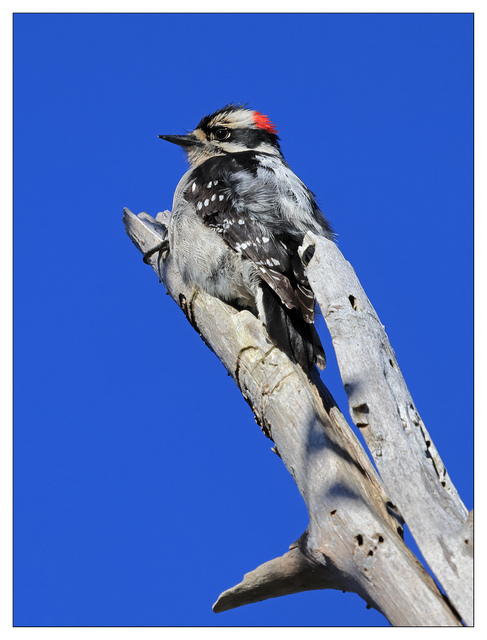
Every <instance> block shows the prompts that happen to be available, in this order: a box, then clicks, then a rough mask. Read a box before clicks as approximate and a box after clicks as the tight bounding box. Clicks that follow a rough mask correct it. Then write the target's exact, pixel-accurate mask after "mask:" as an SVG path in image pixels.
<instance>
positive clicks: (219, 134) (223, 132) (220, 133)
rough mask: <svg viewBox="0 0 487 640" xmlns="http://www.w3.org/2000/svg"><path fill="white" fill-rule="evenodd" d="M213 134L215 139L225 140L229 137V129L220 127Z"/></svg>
mask: <svg viewBox="0 0 487 640" xmlns="http://www.w3.org/2000/svg"><path fill="white" fill-rule="evenodd" d="M213 135H214V136H215V138H216V139H217V140H227V139H228V138H229V137H230V129H227V128H226V127H221V128H220V129H217V130H216V131H215V133H214V134H213Z"/></svg>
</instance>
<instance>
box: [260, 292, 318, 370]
mask: <svg viewBox="0 0 487 640" xmlns="http://www.w3.org/2000/svg"><path fill="white" fill-rule="evenodd" d="M261 286H262V288H263V295H262V298H261V300H262V306H263V312H264V317H263V318H262V320H263V322H264V324H265V326H266V329H267V334H268V336H269V338H270V340H271V342H272V343H273V344H275V345H276V347H278V348H279V349H281V350H282V351H284V353H286V354H287V355H288V356H289V357H290V358H291V360H293V361H294V362H297V363H298V364H299V365H300V366H301V367H302V369H303V370H304V371H305V372H306V373H309V372H310V370H311V367H312V366H313V364H315V363H316V365H317V366H318V367H319V368H320V369H324V368H325V364H326V358H325V352H324V350H323V346H322V344H321V340H320V338H319V336H318V333H317V331H316V329H315V326H314V324H309V323H307V322H305V321H304V320H303V319H302V318H301V317H300V316H299V315H298V312H297V310H296V309H288V308H286V307H285V306H284V305H283V304H282V302H281V301H280V300H279V297H278V296H277V294H276V293H275V292H274V291H273V290H272V289H271V288H270V287H268V286H267V285H266V284H264V283H263V284H262V285H261Z"/></svg>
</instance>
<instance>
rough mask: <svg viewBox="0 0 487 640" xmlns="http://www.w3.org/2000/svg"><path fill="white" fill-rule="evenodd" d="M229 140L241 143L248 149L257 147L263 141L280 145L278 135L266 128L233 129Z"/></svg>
mask: <svg viewBox="0 0 487 640" xmlns="http://www.w3.org/2000/svg"><path fill="white" fill-rule="evenodd" d="M227 141H231V142H235V143H238V144H241V145H242V146H244V147H246V148H247V149H255V148H256V147H258V146H259V145H261V144H262V143H267V144H270V145H273V146H277V147H279V144H278V142H277V136H276V135H275V134H274V133H271V132H270V131H266V130H265V129H253V128H248V129H232V130H231V135H230V138H228V140H226V141H225V142H227Z"/></svg>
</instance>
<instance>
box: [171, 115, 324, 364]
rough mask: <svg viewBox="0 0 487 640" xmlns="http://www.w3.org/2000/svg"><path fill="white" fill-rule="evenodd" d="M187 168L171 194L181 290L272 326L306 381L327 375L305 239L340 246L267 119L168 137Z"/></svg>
mask: <svg viewBox="0 0 487 640" xmlns="http://www.w3.org/2000/svg"><path fill="white" fill-rule="evenodd" d="M159 137H160V138H162V139H163V140H167V141H168V142H173V143H174V144H177V145H179V146H181V147H183V149H184V150H185V151H186V153H187V156H188V159H189V162H190V165H191V166H190V169H189V170H188V171H187V172H186V173H185V174H184V176H183V177H182V178H181V180H180V182H179V184H178V186H177V188H176V192H175V195H174V202H173V208H172V214H171V221H170V224H169V230H168V239H169V247H170V251H171V252H172V255H173V258H174V259H175V260H176V262H177V266H178V269H179V271H180V273H181V276H182V278H183V280H184V282H185V283H186V284H188V285H196V286H197V287H199V288H200V289H202V290H204V291H206V292H207V293H209V294H210V295H212V296H215V297H216V298H219V299H221V300H223V301H225V302H227V303H230V304H232V305H234V306H235V307H237V308H238V309H249V310H251V311H252V312H253V313H254V314H256V315H257V316H258V317H259V319H260V320H261V321H262V323H263V324H264V325H265V327H266V330H267V334H268V336H269V338H270V340H271V342H272V343H273V344H274V345H275V346H277V347H278V348H280V349H281V350H282V351H284V352H285V353H286V354H287V355H288V356H289V357H290V358H291V359H292V360H293V361H295V362H297V363H298V364H299V365H301V367H302V368H303V369H304V371H305V372H306V373H309V371H310V368H311V367H312V366H313V364H314V363H316V364H317V365H318V367H320V368H321V369H323V368H324V366H325V354H324V351H323V347H322V345H321V342H320V339H319V337H318V334H317V332H316V329H315V327H314V319H315V297H314V294H313V292H312V290H311V288H310V286H309V282H308V279H307V277H306V273H305V268H304V266H303V263H302V261H301V258H300V257H299V255H298V247H299V246H300V245H301V244H302V242H303V238H304V236H305V234H306V232H307V231H312V232H313V233H316V234H319V235H322V236H325V237H326V238H330V239H332V238H333V232H332V230H331V227H330V224H329V223H328V221H327V220H326V218H325V217H324V216H323V214H322V213H321V211H320V209H319V208H318V205H317V204H316V201H315V197H314V195H313V193H312V192H311V191H310V190H309V189H308V188H307V187H306V185H305V184H304V183H303V182H302V181H301V180H300V179H299V178H298V177H297V176H296V174H295V173H293V172H292V171H291V169H290V168H289V165H288V164H287V163H286V161H285V160H284V157H283V155H282V152H281V148H280V146H279V137H278V135H277V130H276V128H275V127H274V125H273V124H272V123H271V122H270V121H269V119H268V117H267V116H265V115H263V114H261V113H259V112H258V111H253V110H251V109H247V108H245V107H242V106H240V105H233V104H230V105H227V106H226V107H223V108H222V109H219V110H218V111H216V112H215V113H213V114H211V115H208V116H205V117H204V118H203V119H202V120H201V122H200V123H199V124H198V126H197V127H196V129H194V131H192V132H191V133H188V134H187V135H161V136H159Z"/></svg>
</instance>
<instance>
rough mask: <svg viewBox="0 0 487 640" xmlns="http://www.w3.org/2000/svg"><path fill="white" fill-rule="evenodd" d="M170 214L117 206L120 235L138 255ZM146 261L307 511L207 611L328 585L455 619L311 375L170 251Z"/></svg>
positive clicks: (393, 609)
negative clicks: (189, 278)
mask: <svg viewBox="0 0 487 640" xmlns="http://www.w3.org/2000/svg"><path fill="white" fill-rule="evenodd" d="M168 215H169V214H168V212H164V213H162V214H159V215H158V216H157V218H156V221H154V220H153V219H152V218H151V217H150V216H148V215H147V214H145V213H144V214H139V216H138V217H137V216H135V215H134V214H132V213H131V212H129V211H128V210H125V216H124V222H125V225H126V230H127V233H128V235H129V236H130V237H131V238H132V240H133V241H134V243H135V244H136V246H137V247H138V248H139V250H140V251H141V252H142V253H145V252H147V251H148V250H150V249H152V248H153V247H154V246H156V245H157V244H158V243H159V242H160V241H161V239H162V236H163V232H164V228H163V227H162V226H158V223H162V224H167V220H168ZM149 261H150V263H151V265H152V266H153V268H154V270H155V271H156V273H157V274H158V276H159V279H160V280H161V281H162V282H163V283H164V285H165V287H166V289H167V291H168V293H169V294H170V295H171V296H172V297H173V298H174V300H175V301H176V302H177V303H178V304H179V306H180V307H181V308H182V309H183V311H184V312H185V314H186V316H187V318H188V319H189V320H190V322H191V323H192V325H193V326H194V327H195V329H196V330H197V331H198V332H199V333H200V335H201V336H202V338H203V339H204V340H205V342H206V344H208V346H209V347H210V348H211V349H212V350H213V351H214V352H215V353H216V355H217V356H218V357H219V358H220V360H221V361H222V363H223V364H224V366H225V367H226V368H227V370H228V372H229V373H230V374H231V375H232V377H233V378H234V380H235V382H236V383H237V385H238V386H239V388H240V390H241V391H242V394H243V395H244V397H245V399H246V400H247V402H248V403H249V404H250V406H251V407H252V409H253V411H254V413H255V416H256V419H257V421H258V422H259V424H260V425H261V427H262V429H263V431H264V432H265V433H266V434H267V435H268V436H269V437H271V438H272V439H273V441H274V443H275V445H276V450H277V452H278V454H279V455H280V457H281V458H282V460H283V462H284V464H285V465H286V467H287V469H288V470H289V472H290V473H291V475H292V476H293V478H294V480H295V482H296V484H297V486H298V488H299V490H300V492H301V495H302V496H303V498H304V500H305V502H306V505H307V508H308V512H309V515H310V522H309V525H308V527H307V529H306V531H305V533H304V534H303V536H302V537H301V538H300V540H299V541H298V542H297V543H296V544H295V545H292V547H291V551H290V552H288V553H287V554H285V555H284V556H283V557H282V558H276V559H275V560H271V561H270V562H268V563H265V564H264V565H262V566H261V567H258V568H257V569H256V570H254V571H252V572H251V573H250V574H246V576H245V578H244V581H243V582H242V583H241V584H240V585H237V586H236V587H233V588H232V589H229V590H228V591H226V592H225V593H224V594H222V595H221V596H220V598H219V599H218V601H217V603H216V604H215V606H214V610H215V611H223V610H225V609H229V608H233V607H236V606H241V605H243V604H247V603H250V602H255V601H257V600H264V599H266V598H271V597H276V596H279V595H283V594H285V593H296V592H298V591H303V590H309V589H317V588H334V589H340V590H345V591H353V592H355V593H357V594H359V595H360V596H361V597H362V598H363V599H364V600H365V601H366V602H367V604H368V605H369V606H372V607H375V608H376V609H378V610H379V611H381V612H382V613H383V614H384V615H385V616H386V618H387V619H388V620H389V621H390V623H391V624H393V625H414V626H427V625H436V626H440V625H441V626H459V625H461V622H460V620H459V618H458V617H457V615H455V613H454V612H453V611H452V609H451V608H450V606H448V603H447V602H446V601H445V599H444V598H443V596H442V594H441V593H440V591H439V590H438V588H437V586H436V584H435V583H434V581H433V580H432V579H431V577H430V576H429V575H428V574H427V572H426V571H425V570H424V568H423V567H422V566H421V564H420V563H419V561H418V560H417V559H416V558H415V557H414V555H413V554H412V553H411V551H410V550H409V549H408V548H407V547H406V545H405V544H404V542H403V540H402V537H401V535H400V533H401V531H402V527H401V523H402V519H401V516H400V515H399V514H398V512H397V510H396V509H395V508H394V505H393V504H392V501H391V499H390V498H389V496H388V495H387V494H386V492H385V490H384V488H383V485H382V482H381V480H380V479H379V477H378V475H377V472H376V471H375V469H374V467H373V465H372V463H371V461H370V459H369V458H368V456H367V455H366V454H365V452H364V450H363V448H362V446H361V445H360V443H359V441H358V440H357V438H356V437H355V435H354V433H353V431H352V430H351V429H350V427H349V425H348V424H347V422H346V420H345V419H344V417H343V416H342V414H341V413H340V411H339V410H338V408H337V406H336V403H335V402H334V400H333V398H332V397H331V395H330V394H329V392H328V391H327V389H326V388H325V387H324V385H323V383H322V382H321V380H320V379H319V376H318V374H317V373H316V374H313V376H312V378H313V379H312V380H310V379H309V378H308V377H307V376H306V375H305V374H304V372H303V371H302V369H301V368H300V367H299V366H297V365H294V364H293V363H292V362H290V360H289V359H288V358H287V357H286V356H285V354H284V353H282V352H281V351H279V350H278V349H276V348H275V347H274V346H273V345H272V344H271V343H270V342H269V341H268V339H267V337H266V334H265V330H264V328H263V326H262V324H261V323H260V322H259V321H258V320H257V319H256V318H255V317H254V316H253V315H252V314H250V313H249V312H246V311H243V312H238V311H236V310H235V309H233V308H231V307H229V306H228V305H226V304H224V303H223V302H221V301H219V300H217V299H215V298H212V297H210V296H208V295H206V294H204V293H202V292H200V291H197V290H189V289H188V288H187V287H186V286H185V285H184V283H183V282H182V280H181V277H180V275H179V273H178V271H177V269H176V267H175V264H174V261H173V260H172V259H171V256H170V254H169V258H168V259H167V260H166V261H164V260H162V257H161V256H160V255H159V253H157V252H156V253H154V255H153V256H152V257H151V258H150V259H149Z"/></svg>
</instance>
